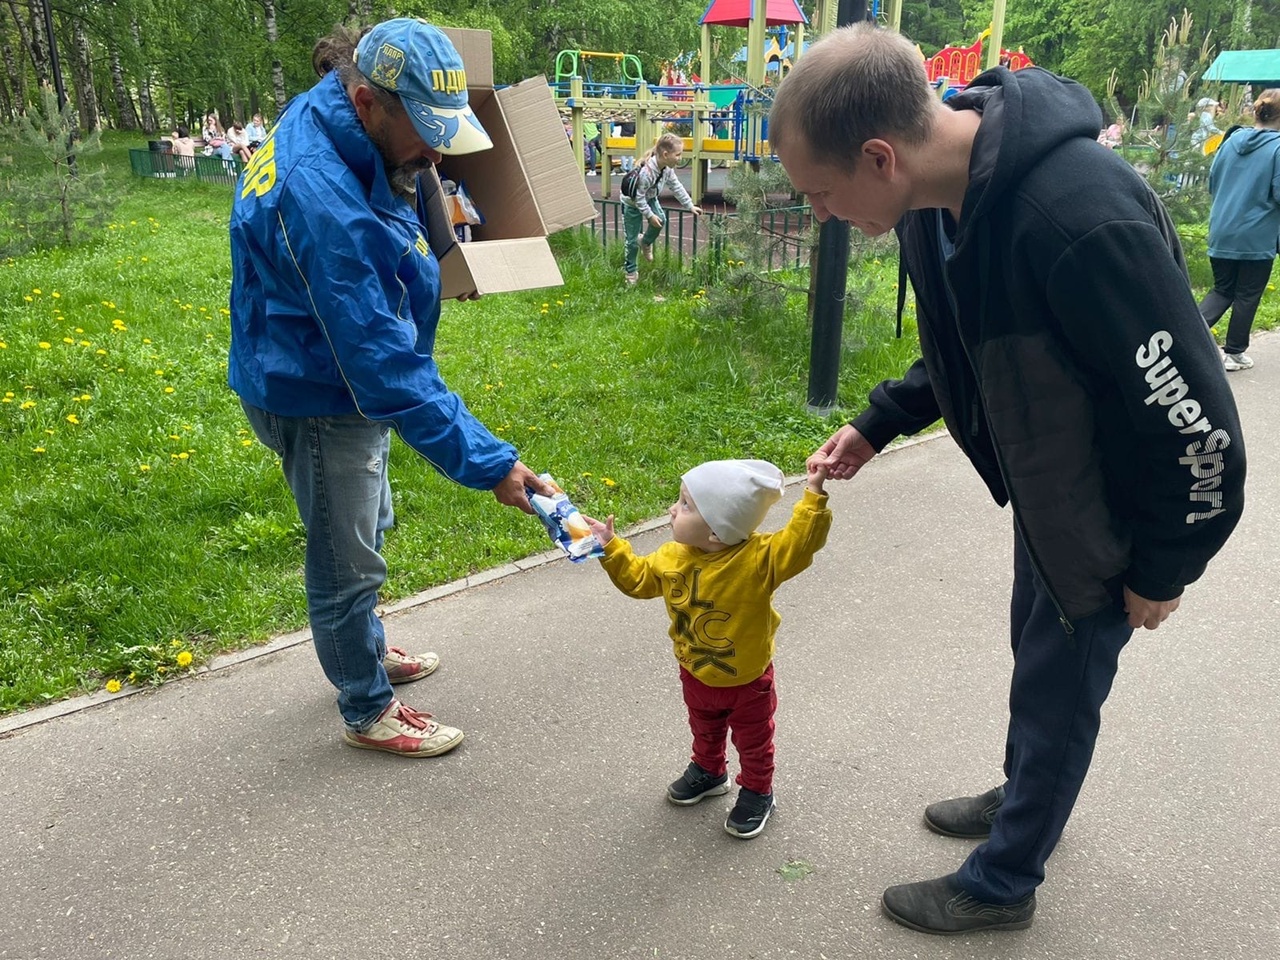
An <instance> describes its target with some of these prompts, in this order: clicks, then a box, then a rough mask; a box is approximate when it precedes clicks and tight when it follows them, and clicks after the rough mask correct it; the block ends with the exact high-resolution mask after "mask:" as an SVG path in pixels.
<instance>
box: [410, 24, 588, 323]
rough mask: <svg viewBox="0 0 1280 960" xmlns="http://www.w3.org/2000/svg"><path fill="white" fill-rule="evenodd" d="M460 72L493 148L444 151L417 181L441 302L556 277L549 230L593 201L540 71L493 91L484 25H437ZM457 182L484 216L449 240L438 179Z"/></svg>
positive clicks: (577, 218)
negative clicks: (461, 238) (458, 58)
mask: <svg viewBox="0 0 1280 960" xmlns="http://www.w3.org/2000/svg"><path fill="white" fill-rule="evenodd" d="M445 33H447V34H448V35H449V39H450V40H452V41H453V44H454V46H455V47H457V48H458V52H459V53H460V54H461V55H462V61H463V64H464V65H465V66H466V70H467V90H468V94H469V98H470V102H471V109H472V110H474V111H475V114H476V117H477V118H479V120H480V124H481V126H483V127H484V129H485V132H486V133H488V134H489V138H490V139H491V140H493V149H492V150H484V151H482V152H480V153H471V154H466V155H465V156H460V157H445V158H444V160H443V161H442V162H441V163H440V165H439V167H438V168H437V172H435V173H433V174H432V175H431V176H424V177H423V178H422V183H423V190H424V194H423V197H422V198H421V199H422V201H423V204H424V207H425V209H426V212H427V231H428V234H429V240H430V243H431V250H432V252H433V253H434V254H435V256H436V259H437V260H439V261H440V282H441V288H442V296H443V297H444V298H445V299H454V298H456V297H464V296H467V295H469V294H472V293H479V294H486V293H503V292H506V291H510V290H529V289H533V288H536V287H551V286H559V285H560V284H562V283H563V282H564V279H563V278H562V277H561V276H560V268H559V267H558V266H557V265H556V261H555V257H553V256H552V254H551V247H550V246H549V245H548V244H547V241H546V237H547V236H548V234H552V233H555V232H557V231H559V230H565V229H567V228H569V227H576V226H578V225H579V224H582V223H586V222H588V221H589V220H592V219H593V218H594V217H595V215H596V210H595V204H594V202H593V201H592V199H591V194H589V193H588V192H587V188H586V185H585V184H584V183H583V182H582V178H581V177H580V176H579V175H578V167H577V164H576V163H574V157H573V147H572V145H571V144H570V142H569V138H568V137H566V136H565V134H564V124H563V122H562V121H561V119H560V113H559V111H558V110H557V109H556V103H555V98H554V97H552V95H551V88H550V87H549V86H548V85H547V80H546V78H545V77H531V78H530V79H528V80H522V81H521V82H520V83H517V84H513V85H511V86H509V87H504V88H503V89H501V90H495V89H494V88H493V46H492V43H491V39H490V35H489V31H487V30H461V29H456V28H453V27H449V28H446V29H445ZM441 177H444V178H447V179H449V180H453V181H455V182H458V183H465V184H466V188H467V192H468V193H469V194H470V195H471V198H472V199H473V200H474V201H475V204H476V207H477V208H478V209H479V211H480V214H481V215H482V216H483V217H484V220H485V222H484V223H483V224H481V225H479V226H473V227H472V228H471V235H472V239H471V240H470V241H469V242H467V243H458V242H456V241H455V239H454V233H453V229H452V226H451V225H450V213H449V210H448V209H447V207H446V206H445V198H444V195H443V194H442V193H441V192H440V182H439V181H440V178H441Z"/></svg>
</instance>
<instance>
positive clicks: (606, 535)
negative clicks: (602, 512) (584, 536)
mask: <svg viewBox="0 0 1280 960" xmlns="http://www.w3.org/2000/svg"><path fill="white" fill-rule="evenodd" d="M579 516H581V517H582V519H583V520H585V521H587V526H588V527H590V528H591V532H592V533H593V534H595V538H596V539H597V540H599V541H600V546H602V547H603V546H604V545H605V544H607V543H608V542H609V541H610V540H612V539H613V514H609V519H608V520H606V521H605V522H604V523H601V522H600V521H599V520H597V519H596V518H595V517H588V516H587V515H586V514H585V513H582V512H581V511H579Z"/></svg>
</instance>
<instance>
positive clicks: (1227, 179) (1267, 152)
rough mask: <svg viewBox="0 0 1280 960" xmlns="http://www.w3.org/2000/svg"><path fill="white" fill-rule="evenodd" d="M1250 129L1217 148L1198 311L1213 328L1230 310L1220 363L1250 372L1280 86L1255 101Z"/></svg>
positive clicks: (1266, 262) (1279, 199) (1273, 231)
mask: <svg viewBox="0 0 1280 960" xmlns="http://www.w3.org/2000/svg"><path fill="white" fill-rule="evenodd" d="M1253 117H1254V120H1255V122H1256V124H1257V125H1256V126H1255V127H1254V128H1253V129H1252V130H1237V131H1235V132H1234V133H1233V134H1231V135H1230V136H1229V137H1227V139H1226V140H1225V141H1224V142H1223V144H1222V146H1221V147H1219V148H1218V152H1217V153H1215V154H1214V157H1213V165H1212V166H1211V167H1210V168H1209V193H1210V194H1211V195H1212V196H1213V205H1212V206H1211V207H1210V208H1209V265H1210V266H1211V267H1212V268H1213V289H1212V290H1210V291H1209V293H1208V294H1206V295H1205V298H1204V299H1203V300H1201V301H1200V312H1201V313H1202V314H1203V315H1204V319H1205V321H1206V322H1207V323H1208V324H1209V326H1211V327H1212V326H1214V325H1215V324H1217V322H1218V321H1219V320H1221V319H1222V317H1223V315H1224V314H1225V313H1226V312H1227V310H1230V311H1231V322H1230V323H1229V324H1227V340H1226V343H1225V345H1224V346H1223V348H1222V364H1223V366H1224V367H1225V368H1226V369H1227V370H1248V369H1249V368H1250V367H1252V366H1253V361H1252V360H1251V359H1250V358H1249V355H1248V354H1247V353H1245V351H1246V350H1247V349H1249V332H1250V331H1251V330H1252V329H1253V318H1254V316H1255V315H1256V314H1257V312H1258V304H1259V303H1260V302H1261V301H1262V294H1263V291H1265V290H1266V289H1267V282H1268V281H1269V280H1270V279H1271V268H1272V266H1273V265H1274V263H1275V258H1276V252H1277V249H1278V248H1280V90H1266V91H1264V92H1263V93H1262V95H1261V96H1259V97H1258V99H1257V100H1256V101H1255V102H1254V105H1253Z"/></svg>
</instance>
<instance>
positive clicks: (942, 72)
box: [917, 27, 1035, 101]
mask: <svg viewBox="0 0 1280 960" xmlns="http://www.w3.org/2000/svg"><path fill="white" fill-rule="evenodd" d="M990 36H991V28H990V27H988V28H987V29H986V30H983V31H982V33H980V34H978V39H977V40H975V41H974V42H973V43H972V44H971V45H970V46H967V47H944V48H943V49H941V50H939V51H938V52H937V53H935V54H934V55H933V56H932V57H926V56H925V55H924V52H923V51H922V52H921V54H920V56H921V58H922V59H923V60H924V69H925V75H926V76H928V78H929V82H930V83H931V84H933V85H934V86H935V87H936V88H938V89H939V90H940V91H941V96H942V99H943V100H944V101H946V100H948V99H949V98H951V97H953V96H955V95H956V94H957V93H959V92H960V91H961V90H963V89H964V88H965V87H967V86H968V85H969V84H970V83H971V82H972V81H973V78H974V77H976V76H977V75H978V74H980V73H981V72H982V71H983V70H985V69H986V67H985V66H984V65H983V56H982V42H983V41H984V40H986V39H987V38H988V37H990ZM917 49H919V48H917ZM999 63H1000V65H1001V66H1005V67H1008V68H1009V69H1010V70H1025V69H1026V68H1027V67H1034V66H1035V64H1034V63H1032V62H1031V58H1030V57H1029V56H1027V55H1026V54H1025V53H1023V52H1022V51H1021V50H1005V49H1004V48H1001V50H1000V58H999Z"/></svg>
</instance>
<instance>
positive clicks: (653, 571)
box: [584, 460, 831, 840]
mask: <svg viewBox="0 0 1280 960" xmlns="http://www.w3.org/2000/svg"><path fill="white" fill-rule="evenodd" d="M824 480H825V468H823V467H813V468H810V470H809V477H808V483H807V484H806V486H805V491H804V495H803V496H802V497H801V499H800V502H799V503H797V504H796V507H795V509H794V510H793V511H792V514H791V519H790V521H789V522H788V523H787V525H786V526H785V527H783V528H782V529H781V530H779V531H778V532H776V533H764V534H761V533H756V532H755V529H756V527H757V526H759V525H760V522H761V521H762V520H764V517H765V514H766V513H768V511H769V507H771V506H772V505H773V504H775V503H777V502H778V500H780V499H781V498H782V488H783V478H782V471H781V470H779V469H778V468H777V467H775V466H774V465H773V464H772V463H768V462H766V461H764V460H713V461H710V462H708V463H704V464H702V465H700V466H697V467H694V468H693V469H692V470H690V471H689V472H688V473H686V474H685V475H684V477H683V478H682V481H683V482H682V483H681V484H680V496H679V498H678V499H677V500H676V502H675V503H673V504H672V505H671V508H670V510H669V511H668V513H669V515H670V517H671V538H672V539H671V542H669V543H665V544H663V545H662V546H661V547H659V548H658V549H657V550H655V551H654V552H653V553H651V554H648V555H646V556H642V557H637V556H636V555H635V554H634V553H632V552H631V545H630V544H629V543H628V542H627V541H626V540H625V539H624V538H622V537H620V536H616V535H615V534H614V532H613V517H609V518H608V520H607V521H606V522H604V523H601V522H600V521H599V520H596V519H593V518H592V517H587V516H585V515H584V519H585V520H586V521H587V523H588V524H589V525H590V527H591V532H592V533H594V534H595V535H596V538H597V539H598V540H599V541H600V542H601V543H602V544H603V545H604V556H603V557H602V558H601V563H603V564H604V569H605V571H606V572H607V573H608V574H609V578H610V579H611V580H613V582H614V585H615V586H617V587H618V589H619V590H621V591H622V592H623V593H625V594H627V596H630V597H635V598H636V599H638V600H648V599H652V598H654V597H662V598H663V599H665V600H666V602H667V613H668V614H669V615H670V616H671V629H670V631H669V632H670V635H671V640H672V642H673V643H674V644H675V655H676V660H677V661H678V662H679V664H680V681H681V683H682V685H683V687H684V702H685V705H686V706H687V707H688V709H689V726H690V727H691V728H692V730H693V758H692V760H691V761H690V763H689V767H688V769H686V770H685V772H684V773H683V774H681V775H680V777H679V778H678V779H677V780H676V781H675V782H674V783H672V784H671V785H670V786H669V787H668V788H667V799H668V800H670V801H671V802H672V803H674V804H678V805H680V806H688V805H691V804H695V803H697V802H698V801H699V800H701V799H702V798H703V797H718V796H721V795H722V794H725V793H728V792H729V783H728V780H729V777H728V773H727V768H726V764H725V752H726V751H725V735H726V734H727V733H730V732H731V733H732V737H733V744H734V746H735V747H736V748H737V750H738V760H739V762H740V765H741V768H742V769H741V772H740V773H739V774H738V777H737V782H738V785H739V787H741V789H740V790H739V791H738V802H737V803H736V804H735V805H734V808H733V810H732V812H730V814H729V817H728V819H727V820H726V821H725V824H724V828H725V830H726V831H728V832H729V833H730V834H732V835H733V836H735V837H740V838H741V839H743V840H749V839H751V838H752V837H754V836H757V835H758V834H759V833H760V832H761V831H762V830H764V826H765V824H766V823H767V822H768V820H769V815H770V814H771V813H772V812H773V808H774V800H773V730H774V722H773V714H774V711H775V710H776V709H777V706H778V696H777V693H776V692H775V690H774V683H773V645H774V644H773V638H774V634H775V633H776V632H777V629H778V623H779V622H780V620H781V618H780V617H779V616H778V612H777V611H776V610H774V609H773V603H772V600H773V594H774V591H775V590H777V589H778V587H779V586H780V585H781V584H782V583H783V582H784V581H786V580H790V579H791V578H792V577H794V576H795V575H796V574H798V573H799V572H800V571H802V570H804V569H805V568H806V567H808V566H809V564H810V563H811V562H812V561H813V555H814V554H815V553H817V552H818V551H819V550H820V549H822V546H823V545H824V544H825V543H826V542H827V532H828V531H829V530H830V529H831V511H830V510H829V509H828V508H827V495H826V492H825V491H824V490H823V487H822V485H823V481H824Z"/></svg>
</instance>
